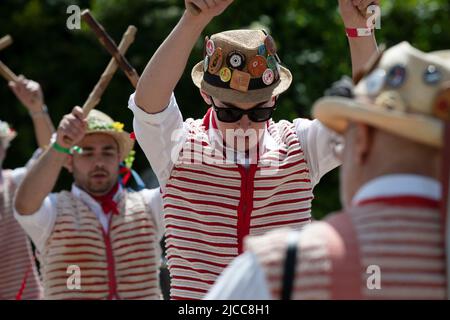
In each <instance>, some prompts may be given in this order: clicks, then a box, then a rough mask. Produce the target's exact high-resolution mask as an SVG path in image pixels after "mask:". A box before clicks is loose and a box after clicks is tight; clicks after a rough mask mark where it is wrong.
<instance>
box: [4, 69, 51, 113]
mask: <svg viewBox="0 0 450 320" xmlns="http://www.w3.org/2000/svg"><path fill="white" fill-rule="evenodd" d="M8 85H9V87H10V88H11V90H12V92H14V94H15V95H16V97H17V98H18V99H19V101H20V102H21V103H22V104H23V105H24V106H25V107H26V108H27V109H28V111H29V112H31V113H33V112H40V111H42V108H43V107H44V94H43V93H42V89H41V86H40V85H39V83H37V82H35V81H33V80H29V79H27V78H25V77H24V76H23V75H20V76H19V77H18V80H17V81H10V82H9V83H8Z"/></svg>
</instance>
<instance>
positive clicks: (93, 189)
mask: <svg viewBox="0 0 450 320" xmlns="http://www.w3.org/2000/svg"><path fill="white" fill-rule="evenodd" d="M112 188H113V185H112V184H101V185H99V184H96V183H92V184H89V185H88V187H87V191H88V192H89V193H92V194H96V195H104V194H106V193H108V192H109V191H110V190H111V189H112Z"/></svg>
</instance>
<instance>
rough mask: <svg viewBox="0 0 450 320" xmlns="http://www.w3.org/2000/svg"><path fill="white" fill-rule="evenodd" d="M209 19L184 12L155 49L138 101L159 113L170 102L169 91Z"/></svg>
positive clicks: (143, 106) (147, 109)
mask: <svg viewBox="0 0 450 320" xmlns="http://www.w3.org/2000/svg"><path fill="white" fill-rule="evenodd" d="M208 22H209V19H205V18H198V17H195V16H192V15H190V14H189V13H185V14H184V15H183V17H182V18H181V20H180V21H179V22H178V24H177V25H176V27H175V28H174V29H173V31H172V32H171V33H170V35H169V36H168V37H167V39H166V40H165V41H164V42H163V43H162V44H161V46H160V47H159V48H158V50H157V51H156V52H155V54H154V55H153V57H152V58H151V60H150V62H149V63H148V65H147V66H146V68H145V70H144V72H143V74H142V76H141V78H140V80H139V83H138V86H137V89H136V96H135V101H136V104H137V105H138V106H139V107H141V108H142V109H143V110H145V111H146V112H148V113H158V112H161V111H162V110H164V108H165V107H166V106H167V104H168V102H169V99H170V95H171V93H172V92H173V90H174V89H175V86H176V84H177V83H178V81H179V80H180V78H181V75H182V74H183V71H184V69H185V68H186V63H187V61H188V58H189V55H190V53H191V51H192V48H193V47H194V45H195V43H196V41H197V39H198V38H199V36H200V34H201V32H202V30H203V29H204V28H205V26H206V25H207V24H208Z"/></svg>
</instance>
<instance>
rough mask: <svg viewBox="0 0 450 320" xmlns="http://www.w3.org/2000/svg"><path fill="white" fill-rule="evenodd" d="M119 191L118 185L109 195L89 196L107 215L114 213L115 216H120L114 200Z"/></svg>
mask: <svg viewBox="0 0 450 320" xmlns="http://www.w3.org/2000/svg"><path fill="white" fill-rule="evenodd" d="M118 189H119V184H118V183H117V184H116V185H115V186H114V188H112V189H111V191H109V192H108V193H107V194H105V195H103V196H94V195H92V194H89V195H90V196H91V197H92V198H94V199H95V200H96V201H97V202H98V203H100V205H101V206H102V210H103V212H104V213H105V214H108V213H110V212H112V213H113V214H119V209H118V208H117V203H116V202H115V201H114V200H113V198H114V195H115V194H116V193H117V190H118Z"/></svg>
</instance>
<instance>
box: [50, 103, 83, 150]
mask: <svg viewBox="0 0 450 320" xmlns="http://www.w3.org/2000/svg"><path fill="white" fill-rule="evenodd" d="M86 129H87V120H86V119H84V115H83V109H81V108H80V107H78V106H76V107H75V108H73V109H72V112H71V113H69V114H66V115H65V116H64V117H63V119H62V120H61V122H60V123H59V126H58V130H57V135H56V142H57V143H58V144H59V145H60V146H62V147H64V148H70V147H72V146H74V145H76V144H77V143H78V142H80V141H81V140H83V138H84V135H85V133H86Z"/></svg>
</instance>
